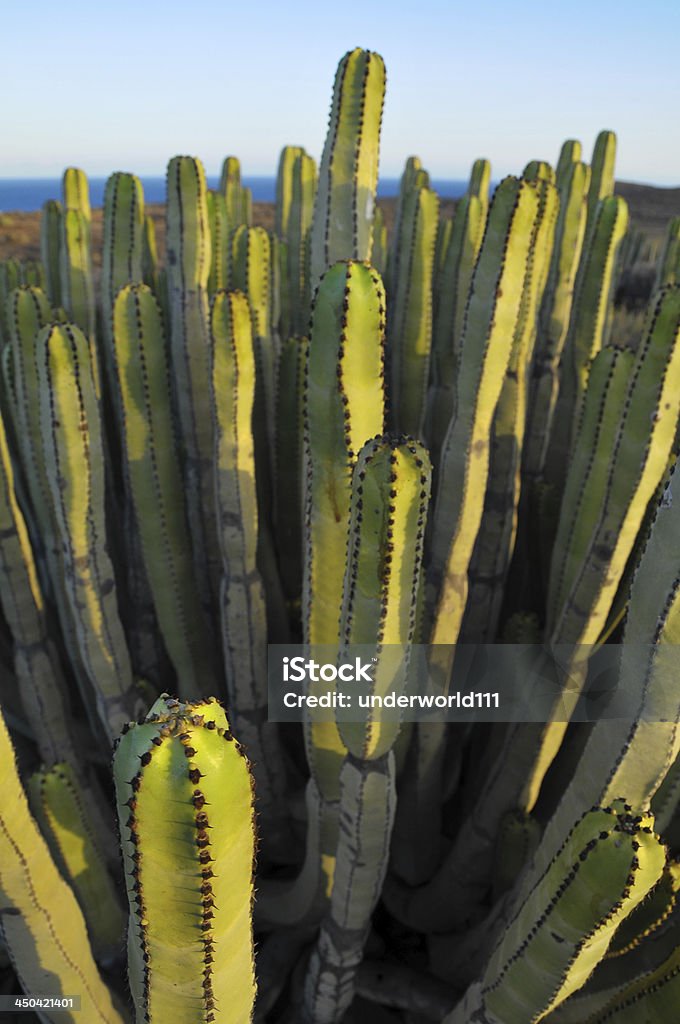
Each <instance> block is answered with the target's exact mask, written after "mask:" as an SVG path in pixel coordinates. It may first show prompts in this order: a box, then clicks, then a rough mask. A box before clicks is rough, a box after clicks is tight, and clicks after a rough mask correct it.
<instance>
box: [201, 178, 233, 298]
mask: <svg viewBox="0 0 680 1024" xmlns="http://www.w3.org/2000/svg"><path fill="white" fill-rule="evenodd" d="M206 202H207V205H208V222H209V224H210V244H211V255H212V258H211V260H210V275H209V277H208V292H209V293H210V295H214V294H215V292H216V291H219V289H221V288H226V287H227V285H228V283H229V219H228V217H227V203H226V200H225V198H224V195H223V194H222V193H221V192H215V191H213V189H208V193H207V195H206Z"/></svg>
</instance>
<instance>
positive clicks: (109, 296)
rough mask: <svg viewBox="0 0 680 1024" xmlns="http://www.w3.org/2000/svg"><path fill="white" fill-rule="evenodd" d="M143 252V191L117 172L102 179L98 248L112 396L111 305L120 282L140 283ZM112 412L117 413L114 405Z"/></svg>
mask: <svg viewBox="0 0 680 1024" xmlns="http://www.w3.org/2000/svg"><path fill="white" fill-rule="evenodd" d="M143 254H144V193H143V191H142V183H141V181H140V180H139V178H137V177H135V175H134V174H124V173H123V172H121V171H118V172H117V173H116V174H112V175H111V177H110V178H109V179H108V181H107V182H106V192H105V195H104V244H103V248H102V278H101V290H102V313H103V316H102V328H103V334H104V340H105V344H104V365H105V367H106V370H107V373H108V374H109V387H110V388H111V393H112V395H117V394H118V379H117V373H116V367H115V360H116V351H115V344H114V340H113V334H112V321H113V304H114V302H115V299H116V296H117V294H118V292H119V291H120V289H121V288H122V287H123V285H127V284H140V283H141V281H142V276H143V264H142V261H143ZM116 411H117V412H119V409H118V406H117V405H116Z"/></svg>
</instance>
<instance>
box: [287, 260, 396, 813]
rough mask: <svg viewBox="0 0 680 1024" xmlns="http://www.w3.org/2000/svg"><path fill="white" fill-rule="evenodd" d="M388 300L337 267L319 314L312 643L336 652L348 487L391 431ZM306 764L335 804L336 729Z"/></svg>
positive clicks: (313, 384)
mask: <svg viewBox="0 0 680 1024" xmlns="http://www.w3.org/2000/svg"><path fill="white" fill-rule="evenodd" d="M384 337H385V293H384V290H383V286H382V282H381V281H380V278H379V276H378V274H377V273H376V271H374V270H373V269H372V268H370V267H369V266H367V265H366V264H363V263H355V262H352V261H348V262H346V263H338V264H336V265H335V266H334V267H332V268H331V269H330V270H329V271H327V273H326V274H325V276H324V277H323V279H322V281H321V284H320V286H319V289H318V291H317V295H316V300H315V304H314V311H313V314H312V333H311V341H310V351H309V360H308V363H307V374H306V380H305V463H306V479H305V506H306V507H305V520H306V522H305V526H306V530H305V532H306V550H305V554H304V583H303V602H302V611H303V630H304V638H305V642H307V643H309V644H310V645H312V646H313V645H315V644H336V643H337V642H338V639H339V628H340V621H339V620H340V609H341V607H342V594H343V580H344V574H345V565H346V558H347V536H348V528H349V518H350V496H351V478H352V469H353V467H354V463H355V462H356V459H357V457H358V455H359V451H360V450H361V448H362V447H363V444H364V442H365V441H366V439H367V438H370V437H374V436H376V435H377V434H382V433H383V430H384V391H383V352H384ZM311 740H312V743H311V746H310V748H309V750H308V756H309V757H310V758H311V763H312V764H313V766H314V769H313V770H314V772H315V776H316V778H317V782H318V783H319V786H320V789H321V792H322V794H323V795H324V796H326V797H328V799H336V800H337V798H338V796H339V793H338V777H339V770H340V765H341V763H342V759H343V758H344V755H345V746H344V744H343V743H342V741H341V740H340V737H339V735H338V733H337V728H336V727H335V725H333V724H331V723H317V724H316V725H314V724H313V723H312V724H311Z"/></svg>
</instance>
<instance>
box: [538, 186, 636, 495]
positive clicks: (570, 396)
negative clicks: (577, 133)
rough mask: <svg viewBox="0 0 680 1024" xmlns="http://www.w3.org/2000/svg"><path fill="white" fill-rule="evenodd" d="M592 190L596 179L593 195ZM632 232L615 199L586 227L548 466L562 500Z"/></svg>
mask: <svg viewBox="0 0 680 1024" xmlns="http://www.w3.org/2000/svg"><path fill="white" fill-rule="evenodd" d="M592 188H593V182H592V179H591V184H590V191H592ZM590 191H589V193H588V194H589V196H590ZM627 227H628V208H627V206H626V203H625V201H624V200H623V199H621V198H619V197H614V196H612V197H609V198H607V199H604V200H603V201H602V203H601V204H600V205H599V206H598V207H597V209H596V210H595V212H594V213H593V216H592V219H589V221H588V223H587V227H586V235H585V243H584V249H583V254H582V256H581V262H580V264H579V269H578V273H577V278H576V284H575V294H574V300H573V309H572V314H571V320H570V323H569V332H568V334H567V337H566V340H565V343H564V349H563V352H562V363H561V370H560V387H559V395H558V398H557V402H556V407H555V414H554V418H553V430H552V434H551V437H550V442H549V447H548V454H547V457H546V461H545V467H546V479H547V480H549V482H550V483H552V484H553V486H555V487H556V489H557V493H558V494H559V493H561V486H562V482H563V477H564V473H563V471H562V468H561V467H563V466H564V465H565V463H566V462H567V461H568V453H569V451H570V448H571V445H572V443H573V432H574V429H575V427H576V424H577V423H578V418H579V415H580V409H581V403H582V401H583V395H584V392H585V388H586V384H587V382H588V372H589V367H590V363H591V361H592V360H593V359H594V357H595V356H596V355H597V353H598V352H599V350H600V349H601V348H602V346H603V344H605V343H606V341H607V337H606V330H605V328H606V325H607V319H608V310H609V307H610V305H611V303H612V302H613V298H614V294H613V288H614V279H615V275H614V271H615V267H616V260H617V256H618V252H619V248H620V245H621V243H622V241H623V239H624V237H625V234H626V229H627ZM558 467H560V468H558Z"/></svg>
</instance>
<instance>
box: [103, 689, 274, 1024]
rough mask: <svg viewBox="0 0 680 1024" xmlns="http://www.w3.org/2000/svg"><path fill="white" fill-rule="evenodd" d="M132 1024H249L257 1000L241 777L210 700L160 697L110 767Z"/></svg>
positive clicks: (246, 806)
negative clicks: (126, 910)
mask: <svg viewBox="0 0 680 1024" xmlns="http://www.w3.org/2000/svg"><path fill="white" fill-rule="evenodd" d="M114 778H115V783H116V800H117V806H118V817H119V821H120V833H121V842H122V848H123V859H124V863H125V874H126V878H127V890H128V900H129V903H130V919H129V926H128V971H129V980H130V989H131V992H132V997H133V1000H134V1004H135V1010H136V1021H137V1022H138V1024H143V1022H146V1024H154V1022H158V1024H161V1022H162V1024H172V1022H177V1024H180V1022H181V1024H194V1022H195V1024H205V1022H209V1021H214V1022H217V1021H219V1020H229V1021H230V1022H233V1024H247V1022H249V1021H250V1020H251V1019H252V1012H253V1000H254V996H255V975H254V964H253V936H252V922H251V904H252V900H253V878H252V875H253V858H254V853H255V830H254V820H253V792H252V781H251V775H250V771H249V766H248V762H247V760H246V758H245V757H244V755H243V753H242V751H241V749H240V747H239V745H238V743H236V741H235V740H234V738H233V736H232V734H231V732H230V729H229V723H228V722H227V719H226V716H225V714H224V711H223V710H222V708H221V707H220V705H219V704H218V703H217V701H215V700H214V699H212V698H211V699H209V700H207V701H205V702H203V703H200V704H183V703H180V702H179V701H177V700H174V699H170V698H169V697H168V695H167V694H163V695H161V697H160V698H159V699H158V700H157V701H156V703H155V704H154V705H153V707H152V708H151V711H150V712H149V714H148V715H147V717H146V719H145V721H144V722H143V723H142V724H141V725H135V724H132V725H130V726H129V727H128V728H127V729H126V730H125V731H124V735H123V736H122V738H121V740H120V741H119V743H118V745H117V748H116V752H115V756H114Z"/></svg>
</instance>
